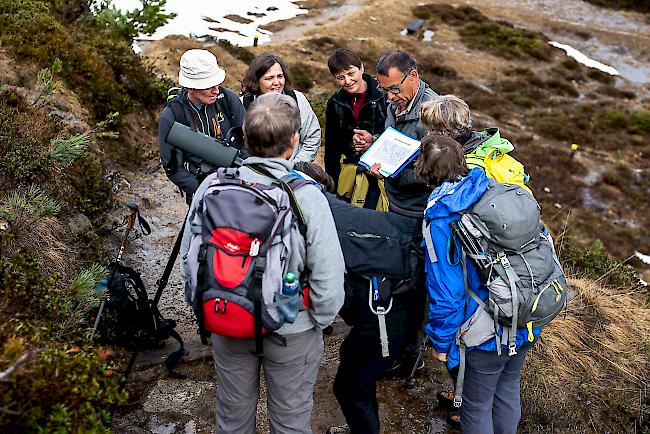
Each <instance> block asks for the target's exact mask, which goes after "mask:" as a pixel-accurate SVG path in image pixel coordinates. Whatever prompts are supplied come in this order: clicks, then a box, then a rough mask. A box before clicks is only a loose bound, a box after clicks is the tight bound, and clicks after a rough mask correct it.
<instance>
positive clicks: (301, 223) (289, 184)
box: [246, 164, 310, 239]
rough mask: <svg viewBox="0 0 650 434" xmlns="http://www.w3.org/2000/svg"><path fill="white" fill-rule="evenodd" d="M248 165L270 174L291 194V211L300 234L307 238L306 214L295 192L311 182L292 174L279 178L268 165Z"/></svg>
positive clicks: (257, 170) (258, 171)
mask: <svg viewBox="0 0 650 434" xmlns="http://www.w3.org/2000/svg"><path fill="white" fill-rule="evenodd" d="M246 167H248V168H249V169H251V170H252V171H254V172H257V173H259V174H261V175H264V176H268V177H269V178H272V179H275V180H276V181H277V182H278V185H279V186H280V188H282V190H284V191H285V193H287V196H289V203H290V204H291V211H292V212H293V215H294V216H295V217H296V222H297V224H298V230H299V231H300V235H302V237H303V238H305V239H307V223H306V222H305V216H303V214H302V211H301V210H300V206H299V205H298V201H297V200H296V195H295V194H294V190H297V189H298V188H300V187H302V186H303V185H306V184H310V182H309V181H307V180H304V179H303V180H302V181H304V182H301V180H300V179H299V178H298V177H297V176H295V175H292V174H289V175H287V176H283V177H282V178H278V177H277V176H275V175H273V174H272V173H271V172H270V171H269V170H268V169H267V168H266V167H264V166H262V165H260V164H249V165H247V166H246ZM292 178H295V180H293V179H292Z"/></svg>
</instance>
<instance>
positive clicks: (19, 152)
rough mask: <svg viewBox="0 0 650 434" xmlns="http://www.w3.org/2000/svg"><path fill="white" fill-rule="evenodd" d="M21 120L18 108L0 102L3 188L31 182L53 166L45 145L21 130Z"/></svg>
mask: <svg viewBox="0 0 650 434" xmlns="http://www.w3.org/2000/svg"><path fill="white" fill-rule="evenodd" d="M20 121H21V120H20V119H19V111H18V109H17V108H14V107H8V106H7V105H6V104H4V103H3V102H0V172H2V174H1V175H0V179H3V180H4V182H6V185H15V184H16V183H21V182H26V181H30V180H33V179H34V178H36V177H38V175H40V174H43V173H46V172H48V171H49V170H50V169H51V167H52V161H51V160H50V159H49V158H48V157H47V153H46V145H44V144H43V143H42V142H41V140H39V138H37V137H34V136H31V135H28V134H26V133H25V132H24V131H22V127H24V125H21V123H20ZM4 182H3V184H4Z"/></svg>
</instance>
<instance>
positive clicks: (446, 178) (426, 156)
mask: <svg viewBox="0 0 650 434" xmlns="http://www.w3.org/2000/svg"><path fill="white" fill-rule="evenodd" d="M416 170H417V173H418V175H419V176H420V178H421V179H423V180H424V181H425V182H427V184H428V185H429V186H431V187H433V188H434V190H433V191H432V193H431V195H430V196H429V200H428V204H427V208H426V210H425V212H424V224H423V231H424V232H425V233H424V236H425V240H426V242H425V244H426V249H425V268H426V276H427V277H426V282H427V290H428V292H429V299H430V301H429V322H428V324H427V326H426V333H427V336H428V338H429V340H430V342H431V344H432V346H433V355H434V358H435V359H437V360H439V361H441V362H445V363H446V364H447V368H448V369H449V371H450V373H451V374H452V377H457V376H458V367H459V364H460V358H461V351H460V348H459V343H460V340H459V338H457V332H458V330H459V329H460V327H461V325H463V324H464V323H465V322H466V321H468V320H469V319H470V317H472V315H473V314H474V313H475V312H476V311H477V309H478V304H477V303H476V301H475V300H474V299H473V298H472V297H470V296H469V295H468V294H467V293H466V291H465V285H464V273H463V266H462V264H461V254H460V245H459V243H458V241H456V240H455V239H454V238H452V237H451V230H450V226H449V225H450V223H451V222H453V221H455V220H458V219H460V217H461V214H460V213H461V212H462V211H464V210H466V209H467V208H469V207H470V206H471V205H472V204H474V203H475V202H476V201H477V200H478V199H479V198H480V197H481V196H482V194H483V193H484V192H485V190H486V188H487V186H488V182H489V181H488V178H487V177H486V175H485V172H484V171H483V170H482V169H480V168H475V169H472V170H471V171H470V170H469V169H468V168H467V165H466V164H465V158H464V155H463V149H462V146H461V145H460V144H459V143H458V142H456V141H455V140H454V139H452V138H451V137H448V136H444V135H439V134H429V135H428V136H426V137H425V138H424V139H423V140H422V142H421V146H420V155H419V156H418V159H417V162H416ZM427 232H428V233H427ZM429 235H430V237H429ZM466 269H467V285H468V287H469V288H470V289H472V290H473V291H474V292H475V293H476V294H477V295H478V297H479V298H480V299H481V300H483V301H485V300H487V298H488V290H487V288H486V286H485V284H484V282H483V281H482V280H481V278H480V277H479V274H478V272H477V270H476V268H475V266H474V264H473V263H472V261H466ZM540 331H541V329H534V330H533V334H534V336H535V338H536V337H537V336H538V335H539V333H540ZM498 333H499V334H501V333H502V329H501V327H499V330H498ZM463 339H464V337H463ZM475 340H476V339H475ZM535 340H536V339H535ZM478 341H479V342H476V345H474V346H468V347H467V349H466V352H465V354H466V358H465V372H464V376H462V377H464V384H463V385H462V386H459V385H460V383H457V390H456V392H457V396H459V394H458V389H459V388H461V389H462V405H461V407H460V423H461V429H462V431H463V432H464V433H480V434H491V433H505V434H508V433H513V434H514V433H516V431H517V425H518V423H519V419H520V417H521V403H520V393H519V392H520V385H519V380H520V372H521V368H522V366H523V364H524V359H525V357H526V353H527V351H528V349H529V348H530V347H531V346H532V345H533V344H532V343H530V342H529V341H528V332H527V331H526V330H525V329H520V330H517V335H516V344H517V354H516V355H512V356H509V355H508V350H507V346H506V345H502V348H503V349H504V350H503V351H501V354H498V353H497V348H496V339H495V338H494V336H492V337H487V338H486V339H485V340H481V338H478ZM459 401H460V400H459Z"/></svg>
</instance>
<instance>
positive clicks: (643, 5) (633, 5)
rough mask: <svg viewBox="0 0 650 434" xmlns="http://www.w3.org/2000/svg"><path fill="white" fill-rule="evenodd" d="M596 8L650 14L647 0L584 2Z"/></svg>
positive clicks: (649, 4)
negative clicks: (628, 10) (596, 6)
mask: <svg viewBox="0 0 650 434" xmlns="http://www.w3.org/2000/svg"><path fill="white" fill-rule="evenodd" d="M585 1H588V2H589V3H593V4H595V5H598V6H604V7H607V8H612V9H630V10H633V11H638V12H650V2H649V1H647V0H641V1H639V0H585Z"/></svg>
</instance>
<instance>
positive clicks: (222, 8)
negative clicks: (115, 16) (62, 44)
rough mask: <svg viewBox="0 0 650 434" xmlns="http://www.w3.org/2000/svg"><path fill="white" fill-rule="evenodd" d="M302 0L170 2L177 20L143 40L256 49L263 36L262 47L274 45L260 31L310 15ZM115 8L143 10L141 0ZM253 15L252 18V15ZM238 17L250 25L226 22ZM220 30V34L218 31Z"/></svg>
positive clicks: (118, 2)
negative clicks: (179, 39) (187, 39)
mask: <svg viewBox="0 0 650 434" xmlns="http://www.w3.org/2000/svg"><path fill="white" fill-rule="evenodd" d="M297 1H298V0H238V1H229V2H226V1H223V0H167V4H166V6H165V10H164V12H166V13H172V12H173V13H175V14H176V18H174V19H172V20H170V21H168V22H167V24H165V25H164V26H162V27H160V28H159V29H158V30H156V32H155V33H154V34H153V35H152V36H144V35H141V39H143V40H151V39H162V38H164V37H165V36H168V35H185V36H206V35H209V36H213V37H216V38H219V39H225V40H228V41H229V42H230V43H232V44H235V45H239V46H251V45H253V38H254V37H255V36H256V35H258V36H259V41H258V43H259V44H263V43H266V42H270V41H271V37H270V35H271V32H268V31H265V30H263V29H261V28H260V26H263V25H265V24H269V23H272V22H275V21H281V20H287V19H290V18H294V17H296V16H298V15H302V14H306V13H307V10H306V9H301V8H300V6H298V5H297V4H296V3H297ZM111 4H112V5H113V6H115V8H117V9H118V10H121V11H131V10H133V9H136V8H140V7H142V2H141V1H140V0H113V1H112V2H111ZM249 12H250V14H249ZM227 15H237V16H240V17H242V18H245V19H246V21H248V20H250V22H247V23H239V22H237V21H234V20H230V19H227V18H224V17H225V16H227ZM216 29H220V30H218V31H217V30H216Z"/></svg>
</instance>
